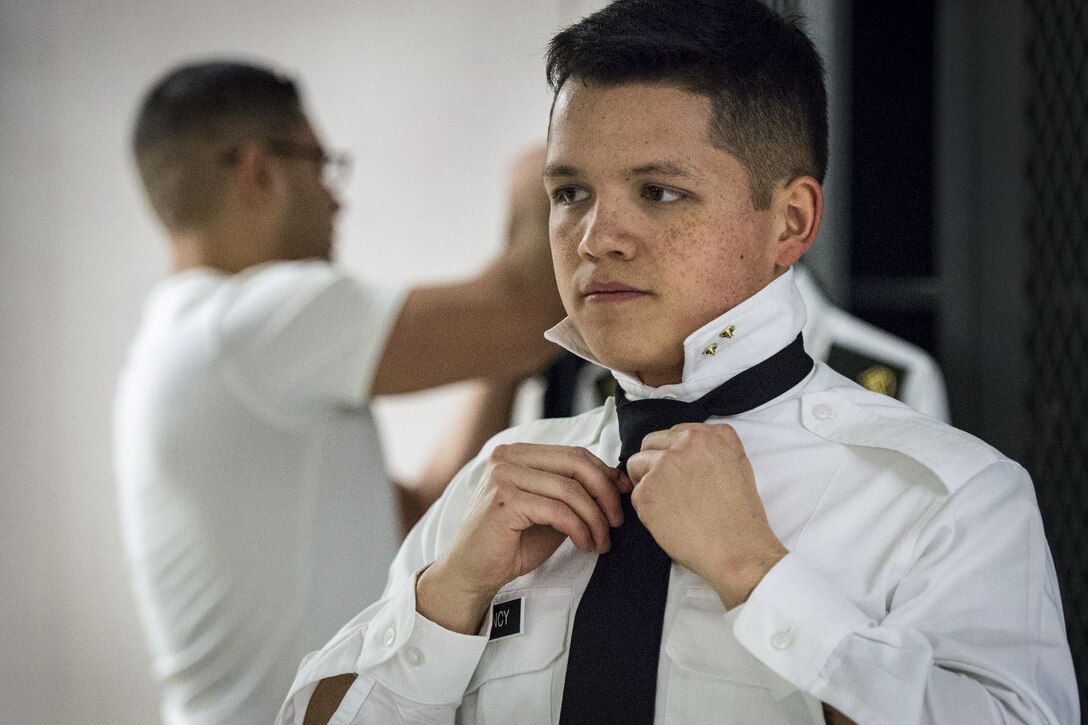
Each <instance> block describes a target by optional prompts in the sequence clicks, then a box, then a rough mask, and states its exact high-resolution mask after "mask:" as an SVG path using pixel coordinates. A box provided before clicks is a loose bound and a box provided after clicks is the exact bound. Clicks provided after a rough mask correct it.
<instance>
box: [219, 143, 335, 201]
mask: <svg viewBox="0 0 1088 725" xmlns="http://www.w3.org/2000/svg"><path fill="white" fill-rule="evenodd" d="M263 143H264V144H265V145H266V146H267V147H268V150H269V151H270V152H272V154H273V155H275V156H279V157H281V158H285V159H302V160H303V161H312V162H313V163H315V164H318V165H320V166H321V173H322V179H323V181H324V182H325V184H326V185H327V186H329V187H330V188H334V189H340V188H342V187H343V184H344V183H346V182H347V178H348V174H349V173H350V172H351V155H350V154H348V153H347V152H346V151H326V150H325V149H323V148H321V146H319V145H317V144H310V143H301V142H299V141H288V140H286V139H279V138H267V139H263ZM222 161H223V163H224V164H234V163H237V162H238V148H237V147H235V148H232V149H229V150H228V151H227V152H226V153H224V154H223V157H222Z"/></svg>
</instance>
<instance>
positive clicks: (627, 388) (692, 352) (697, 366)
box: [544, 268, 805, 402]
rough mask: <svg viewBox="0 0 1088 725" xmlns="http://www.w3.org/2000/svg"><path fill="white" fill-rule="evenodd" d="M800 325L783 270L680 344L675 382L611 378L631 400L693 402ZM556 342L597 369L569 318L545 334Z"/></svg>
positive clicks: (800, 309)
mask: <svg viewBox="0 0 1088 725" xmlns="http://www.w3.org/2000/svg"><path fill="white" fill-rule="evenodd" d="M804 324H805V303H804V301H803V300H802V299H801V293H800V291H798V289H797V285H796V284H795V283H794V274H793V269H792V268H791V269H789V270H787V271H786V272H785V273H784V274H782V275H780V276H779V277H778V278H776V279H775V280H774V281H772V282H771V283H770V284H768V285H767V286H766V287H764V288H763V289H761V290H760V291H759V292H757V293H756V294H754V295H752V296H751V297H749V298H748V299H747V300H745V301H744V302H741V303H740V304H739V305H737V306H736V307H734V308H733V309H731V310H729V311H728V312H726V313H724V314H723V315H721V316H719V317H717V318H715V319H713V320H711V321H710V322H708V323H707V324H705V325H703V326H702V327H700V328H699V329H698V330H696V331H695V332H693V333H691V334H690V335H688V337H687V339H685V340H684V372H683V375H682V378H681V381H680V382H679V383H673V384H670V385H662V386H661V387H659V388H654V387H651V386H649V385H645V384H644V383H643V382H642V381H641V380H639V379H638V378H636V377H634V376H633V375H629V374H627V373H624V372H620V371H618V370H613V371H612V374H613V376H615V378H616V382H618V383H619V385H620V387H622V388H623V392H624V393H625V394H626V396H627V398H628V399H630V400H640V399H643V398H675V399H678V400H684V401H689V402H690V401H692V400H696V399H698V398H700V397H702V396H703V395H705V394H706V393H708V392H710V391H711V390H713V389H714V388H716V387H718V386H719V385H721V384H722V383H724V382H725V381H726V380H729V379H730V378H732V377H733V376H735V375H738V374H739V373H742V372H744V371H745V370H747V369H748V368H750V367H752V366H753V365H755V364H757V363H759V362H762V361H763V360H766V359H767V358H769V357H770V356H771V355H773V354H775V353H776V352H778V351H779V350H781V349H782V348H784V347H785V346H786V345H788V344H790V343H791V342H793V340H794V338H796V337H797V335H798V334H799V333H800V332H801V328H802V327H804ZM544 336H545V337H546V338H548V339H549V340H551V341H552V342H554V343H555V344H557V345H559V346H561V347H564V348H566V349H567V350H569V351H571V352H572V353H574V354H575V355H577V356H579V357H581V358H585V359H586V360H588V361H590V362H591V363H594V364H596V365H601V366H602V367H607V366H606V365H604V364H603V363H601V362H600V361H599V360H598V359H597V357H596V356H595V355H594V354H593V353H592V352H590V350H589V347H588V346H587V345H586V342H585V339H584V338H583V337H582V335H581V333H580V332H578V330H577V329H576V328H575V326H574V323H573V322H572V321H571V319H570V318H569V317H567V318H566V319H564V320H563V321H562V322H560V323H559V324H558V325H556V326H555V327H553V328H552V329H550V330H548V331H547V332H546V333H544Z"/></svg>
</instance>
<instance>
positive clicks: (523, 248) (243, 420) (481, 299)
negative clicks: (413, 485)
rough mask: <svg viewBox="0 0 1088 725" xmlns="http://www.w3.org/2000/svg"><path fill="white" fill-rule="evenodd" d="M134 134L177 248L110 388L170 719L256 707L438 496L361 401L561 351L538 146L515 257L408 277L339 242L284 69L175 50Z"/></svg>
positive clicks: (138, 578) (512, 370) (129, 527)
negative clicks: (345, 269)
mask: <svg viewBox="0 0 1088 725" xmlns="http://www.w3.org/2000/svg"><path fill="white" fill-rule="evenodd" d="M133 146H134V151H135V156H136V163H137V166H138V168H139V173H140V178H141V180H142V181H143V184H144V186H145V188H146V191H147V195H148V198H149V200H150V204H151V207H152V208H153V210H154V212H155V214H156V215H157V216H158V218H159V219H160V221H161V222H162V223H163V225H164V226H165V228H166V231H167V233H168V235H169V238H170V243H171V250H172V256H173V270H172V274H171V275H170V276H169V277H168V278H167V279H165V280H164V281H163V282H162V283H160V284H159V286H158V287H156V288H155V290H154V291H153V292H152V293H151V296H150V298H149V300H148V302H147V306H146V309H145V313H144V317H143V322H142V326H141V328H140V330H139V332H138V334H137V336H136V339H135V341H134V343H133V345H132V349H131V352H130V355H129V358H128V362H127V365H126V368H125V370H124V372H123V374H122V377H121V381H120V386H119V390H118V393H117V400H116V416H115V461H116V471H117V479H118V486H119V496H120V507H121V519H122V525H123V529H124V538H125V544H126V549H127V555H128V559H129V564H130V568H131V574H132V582H133V586H134V589H135V594H136V599H137V603H138V605H139V608H140V611H141V615H142V619H143V622H144V626H145V630H146V633H147V637H148V640H149V644H150V648H151V651H152V654H153V659H154V669H155V674H156V676H157V678H158V680H159V681H160V682H161V684H162V687H163V697H164V699H163V706H162V714H163V718H164V720H165V721H166V722H167V723H171V724H172V725H173V724H177V725H182V724H186V723H200V725H210V724H212V723H233V724H236V725H237V724H242V723H254V724H256V723H261V724H262V725H263V724H265V723H269V722H271V721H272V719H273V718H274V716H275V713H276V710H277V708H278V707H279V705H280V703H281V702H282V700H283V695H284V693H285V692H286V690H287V687H288V685H289V684H290V682H291V678H292V676H293V673H294V670H295V667H296V664H297V661H298V659H299V658H300V657H301V656H302V655H303V654H304V653H305V652H308V651H310V650H312V649H315V648H316V647H318V646H320V644H321V643H322V642H324V641H325V640H327V639H328V638H329V636H331V635H332V634H333V632H335V631H336V628H337V627H338V626H340V625H341V624H342V623H343V622H344V621H345V620H346V619H347V618H349V617H350V616H351V615H352V614H353V613H355V612H356V611H358V609H359V608H360V607H361V606H362V605H363V604H365V603H366V602H368V601H370V600H372V599H374V598H376V597H377V596H378V594H379V593H380V591H381V584H382V581H383V580H384V576H385V572H386V567H387V565H388V563H389V561H390V560H391V558H392V556H393V553H394V552H395V551H396V545H397V542H398V540H399V538H400V537H399V535H398V534H399V532H398V520H399V519H401V518H402V517H403V519H404V520H405V523H409V524H410V523H411V522H412V521H414V518H415V517H417V516H418V515H419V513H421V512H422V510H423V509H425V507H426V504H427V503H429V501H430V500H432V499H433V498H434V497H435V496H436V495H437V492H436V491H433V490H424V491H419V490H414V491H408V490H402V491H401V492H400V494H398V491H397V490H396V489H395V487H394V486H393V485H392V484H391V482H390V481H389V480H388V478H387V477H386V474H385V470H384V465H383V461H382V455H381V449H380V445H379V440H378V431H377V429H376V427H375V423H374V420H373V418H372V416H371V413H370V410H369V407H368V403H369V401H370V399H371V398H372V397H373V396H375V395H380V394H388V393H403V392H408V391H414V390H420V389H423V388H427V387H431V386H435V385H441V384H444V383H448V382H452V381H455V380H461V379H464V378H469V377H474V376H480V375H489V374H490V375H512V374H520V375H524V374H526V373H528V372H530V371H532V370H533V369H536V368H537V367H539V366H540V365H541V364H543V363H544V362H545V361H546V360H547V359H548V358H549V356H550V355H551V354H552V351H551V349H550V347H551V346H550V345H549V344H548V343H546V342H544V341H543V340H542V338H541V334H542V332H543V331H544V330H545V329H546V328H547V327H548V326H550V325H551V324H553V323H554V322H555V321H556V320H558V319H559V318H560V317H561V316H562V309H561V307H560V303H559V301H558V297H557V294H556V290H555V280H554V276H553V274H552V271H551V261H550V256H549V252H548V240H547V234H546V233H545V232H544V231H541V230H542V228H543V227H544V226H545V224H546V218H547V213H548V205H547V202H546V200H542V199H541V197H540V194H539V184H540V181H539V179H540V169H541V164H542V160H541V158H540V156H539V155H536V156H530V157H526V158H524V159H522V160H521V161H520V162H519V164H518V165H517V166H516V168H515V170H514V174H513V177H512V180H511V189H510V193H511V198H510V212H509V213H510V227H509V234H510V239H509V240H508V245H507V249H506V252H505V253H504V254H503V255H501V256H500V257H499V258H498V259H496V260H495V261H494V262H493V263H492V264H491V265H490V266H488V267H487V268H486V269H485V270H483V271H482V272H481V273H480V274H479V275H478V276H477V277H475V278H473V279H471V280H468V281H465V282H462V283H458V284H448V285H439V286H430V287H418V288H414V289H411V290H402V289H396V288H385V287H378V286H374V285H371V284H367V283H364V282H360V281H358V280H356V279H352V278H350V277H348V276H346V275H345V274H343V273H342V272H340V271H338V270H337V269H336V268H335V267H334V266H332V265H331V264H330V263H329V260H330V257H331V256H332V244H333V231H334V225H335V218H336V214H337V211H338V209H339V207H340V204H339V201H338V199H337V198H336V196H335V190H334V188H333V186H332V182H333V178H334V175H335V174H336V173H337V172H339V171H342V170H343V168H342V167H343V166H344V165H345V164H346V159H345V158H344V157H343V156H342V155H339V154H335V153H333V152H330V151H328V150H327V149H326V148H325V147H324V146H323V145H322V143H321V141H320V140H319V138H318V136H317V134H316V132H315V129H314V127H313V126H312V125H311V123H310V121H309V119H308V117H307V114H306V113H305V111H304V109H303V105H302V102H301V100H300V96H299V91H298V88H297V86H296V84H295V83H294V82H293V81H292V80H290V79H289V78H286V77H284V76H282V75H279V74H278V73H276V72H274V71H272V70H269V69H266V68H262V67H257V66H253V65H249V64H244V63H238V62H229V61H228V62H204V63H196V64H192V65H186V66H183V67H179V68H177V69H175V70H173V71H171V72H170V73H168V74H167V75H166V76H165V77H164V78H162V79H161V80H159V81H158V82H157V83H156V84H155V86H154V87H153V88H151V89H150V91H149V92H148V93H147V95H146V97H145V98H144V100H143V104H142V106H141V108H140V110H139V115H138V118H137V121H136V126H135V131H134V134H133ZM380 241H381V240H379V243H380ZM388 241H389V243H395V244H403V243H405V240H399V239H398V240H388ZM398 498H400V506H399V508H398Z"/></svg>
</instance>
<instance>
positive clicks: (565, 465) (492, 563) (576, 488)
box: [416, 443, 630, 634]
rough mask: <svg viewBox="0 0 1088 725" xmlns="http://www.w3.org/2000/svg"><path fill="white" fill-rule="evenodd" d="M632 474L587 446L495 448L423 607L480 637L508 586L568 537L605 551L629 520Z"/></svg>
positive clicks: (423, 590)
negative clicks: (625, 501) (624, 503)
mask: <svg viewBox="0 0 1088 725" xmlns="http://www.w3.org/2000/svg"><path fill="white" fill-rule="evenodd" d="M629 490H630V482H629V480H628V479H627V477H626V476H621V475H620V474H619V472H618V471H617V470H616V469H614V468H611V467H610V466H607V465H605V463H604V462H603V461H602V460H601V459H599V458H597V457H596V456H595V455H593V454H592V453H590V452H589V451H587V450H586V449H585V448H575V447H571V446H551V445H538V444H532V443H515V444H510V445H501V446H498V447H496V448H495V450H494V451H493V452H492V453H491V456H490V459H489V462H488V469H487V473H486V474H485V475H484V477H483V479H482V480H481V482H480V484H479V487H478V488H477V490H476V493H475V495H474V496H473V499H472V502H471V503H470V505H469V510H468V513H467V515H466V517H465V520H464V522H463V523H462V524H461V529H460V531H459V532H458V534H457V538H456V539H455V540H454V543H453V547H452V548H451V549H450V551H449V553H448V554H446V555H445V556H444V557H442V558H440V559H438V560H437V561H435V562H434V564H433V565H431V566H430V567H428V568H427V569H426V570H425V571H424V572H423V573H422V574H421V575H420V577H419V581H418V582H417V584H416V610H417V611H418V612H419V613H420V614H422V615H423V616H424V617H426V618H427V619H429V620H431V621H432V622H435V623H436V624H439V625H441V626H442V627H445V628H446V629H449V630H452V631H455V632H461V633H463V634H476V633H477V632H478V631H479V628H480V624H481V622H482V621H483V618H484V615H485V614H486V613H487V608H488V606H490V604H491V600H492V599H493V598H494V596H495V594H496V593H497V592H498V591H499V589H501V588H502V587H503V586H504V585H505V584H507V583H508V582H510V581H513V580H514V579H516V578H517V577H519V576H521V575H523V574H526V573H528V572H530V571H532V570H534V569H536V568H537V567H538V566H540V565H541V564H543V563H544V561H545V560H547V558H548V557H550V556H551V555H552V554H553V553H555V550H556V549H558V548H559V545H560V544H562V543H563V541H564V539H566V538H568V537H569V538H570V539H571V541H572V542H573V543H574V545H575V546H577V547H578V549H580V550H581V551H585V552H593V551H595V552H597V553H600V554H603V553H604V552H606V551H608V549H609V546H610V543H609V542H610V538H611V537H610V529H611V527H613V526H619V525H620V524H621V523H623V510H622V508H621V506H620V494H621V493H626V492H628V491H629Z"/></svg>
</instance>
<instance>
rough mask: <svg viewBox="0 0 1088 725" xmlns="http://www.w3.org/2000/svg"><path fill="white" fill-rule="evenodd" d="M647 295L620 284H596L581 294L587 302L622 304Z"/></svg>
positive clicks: (639, 290) (635, 288) (634, 288)
mask: <svg viewBox="0 0 1088 725" xmlns="http://www.w3.org/2000/svg"><path fill="white" fill-rule="evenodd" d="M647 294H649V292H647V291H645V290H641V289H638V288H637V287H631V286H630V285H626V284H622V283H620V282H597V283H594V284H591V285H589V286H588V287H586V288H585V291H583V292H582V296H583V297H585V299H586V301H588V302H624V301H626V300H633V299H637V298H639V297H642V296H644V295H647Z"/></svg>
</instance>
